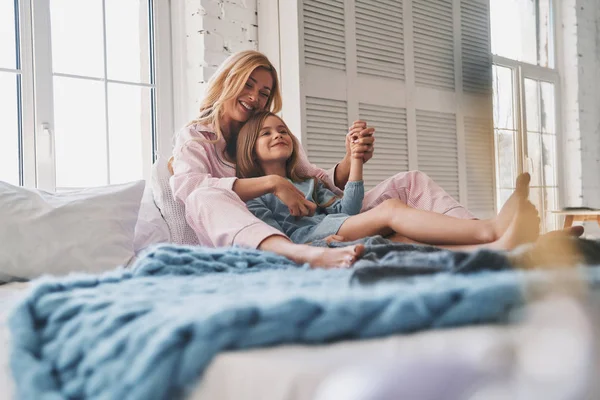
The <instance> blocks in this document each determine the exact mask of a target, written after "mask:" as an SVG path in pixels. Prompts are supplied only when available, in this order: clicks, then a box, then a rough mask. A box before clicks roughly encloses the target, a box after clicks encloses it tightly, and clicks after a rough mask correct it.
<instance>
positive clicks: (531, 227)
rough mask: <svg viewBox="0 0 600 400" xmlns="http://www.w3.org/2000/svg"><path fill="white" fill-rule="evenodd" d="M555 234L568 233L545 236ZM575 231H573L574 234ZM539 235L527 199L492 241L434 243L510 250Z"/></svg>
mask: <svg viewBox="0 0 600 400" xmlns="http://www.w3.org/2000/svg"><path fill="white" fill-rule="evenodd" d="M556 234H564V235H568V233H567V232H564V231H555V232H550V233H548V234H547V235H545V236H551V235H556ZM576 234H577V232H574V235H576ZM538 235H539V215H538V212H537V210H536V209H535V206H534V205H533V204H531V203H530V202H528V201H524V200H523V201H521V202H520V203H518V204H517V208H516V210H515V215H514V217H513V220H512V221H511V223H510V224H509V226H508V228H507V229H506V232H505V233H504V235H502V237H501V238H500V239H498V240H496V241H494V242H492V243H483V244H471V245H468V244H467V245H436V246H435V247H439V248H442V249H447V250H455V251H475V250H479V249H493V250H511V249H513V248H515V247H517V246H519V245H521V244H524V243H531V242H534V241H536V240H537V239H538ZM388 239H390V240H392V241H395V242H399V243H409V244H424V245H427V243H422V242H417V241H414V240H412V239H410V238H407V237H404V236H401V235H399V234H393V235H391V236H390V237H388Z"/></svg>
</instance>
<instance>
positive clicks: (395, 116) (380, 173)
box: [359, 103, 408, 189]
mask: <svg viewBox="0 0 600 400" xmlns="http://www.w3.org/2000/svg"><path fill="white" fill-rule="evenodd" d="M359 115H360V118H361V119H363V120H365V121H367V122H368V123H369V125H370V126H373V127H375V129H376V132H375V138H376V150H375V151H376V153H375V156H374V157H373V158H372V159H371V160H370V161H369V162H368V163H367V164H365V167H364V181H365V188H367V189H370V188H372V187H374V186H375V185H377V184H378V183H380V182H381V181H383V180H384V179H387V178H389V177H390V176H392V175H394V174H396V173H398V172H402V171H407V170H408V130H407V125H406V109H404V108H397V107H384V106H379V105H372V104H366V103H360V104H359Z"/></svg>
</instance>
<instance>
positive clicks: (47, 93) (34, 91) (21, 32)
mask: <svg viewBox="0 0 600 400" xmlns="http://www.w3.org/2000/svg"><path fill="white" fill-rule="evenodd" d="M102 2H103V3H104V0H102ZM17 4H18V6H19V7H18V10H17V12H18V17H17V18H16V20H17V23H18V30H17V33H18V36H19V41H18V44H19V49H18V50H19V55H20V57H19V58H20V63H19V64H18V65H17V67H18V68H17V72H16V73H17V74H20V75H21V78H20V80H21V86H20V99H21V101H20V104H19V110H20V132H19V133H20V149H19V151H20V157H21V158H20V159H21V163H20V164H21V165H20V168H21V174H20V175H21V177H20V183H21V184H22V185H23V186H26V187H36V188H39V189H43V190H48V191H54V190H55V189H56V159H55V151H54V99H53V76H54V75H53V71H52V54H51V48H52V46H51V30H50V28H51V27H50V2H49V1H48V0H17ZM151 4H152V6H151V10H150V13H151V18H152V26H151V30H150V35H152V39H151V40H152V41H153V46H151V52H150V63H151V71H152V73H153V74H154V81H153V83H152V85H153V86H154V90H155V94H154V98H153V101H152V102H151V107H152V109H151V120H152V126H153V128H154V129H153V131H154V132H153V133H154V135H153V137H152V138H150V140H152V154H150V155H148V157H147V159H148V161H150V162H146V163H144V176H143V178H144V179H149V178H150V174H151V163H152V162H154V161H155V159H156V158H157V157H158V155H159V154H168V153H169V152H170V150H171V147H172V140H171V138H172V135H173V129H174V124H173V113H174V108H173V88H172V82H173V78H172V57H171V17H170V14H171V10H170V7H171V2H170V0H151ZM34 60H35V61H34ZM19 67H20V68H19ZM13 72H14V71H13Z"/></svg>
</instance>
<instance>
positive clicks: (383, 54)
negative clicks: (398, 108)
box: [356, 0, 405, 80]
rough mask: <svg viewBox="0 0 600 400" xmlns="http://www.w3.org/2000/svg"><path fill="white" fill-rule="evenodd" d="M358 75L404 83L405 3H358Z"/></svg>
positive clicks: (365, 1) (366, 1)
mask: <svg viewBox="0 0 600 400" xmlns="http://www.w3.org/2000/svg"><path fill="white" fill-rule="evenodd" d="M356 58H357V63H358V73H359V74H364V75H373V76H380V77H387V78H391V79H397V80H404V78H405V77H404V21H403V10H402V1H390V0H388V1H381V0H377V1H372V0H357V1H356Z"/></svg>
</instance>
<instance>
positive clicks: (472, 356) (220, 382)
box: [0, 283, 513, 400]
mask: <svg viewBox="0 0 600 400" xmlns="http://www.w3.org/2000/svg"><path fill="white" fill-rule="evenodd" d="M27 288H28V284H26V283H11V284H7V285H0V388H1V389H0V399H2V400H4V399H7V400H8V399H12V398H13V394H14V382H13V379H12V376H11V372H10V368H9V362H8V360H9V349H10V347H9V340H10V338H9V334H8V328H7V326H6V318H7V316H8V314H9V312H10V309H11V308H12V306H14V305H15V304H16V303H17V302H18V301H19V300H20V299H21V298H23V297H24V296H25V294H26V292H27ZM512 329H513V328H510V327H501V326H479V327H464V328H457V329H448V330H438V331H426V332H421V333H418V334H411V335H396V336H391V337H387V338H381V339H374V340H364V341H348V342H340V343H334V344H329V345H322V346H303V345H302V346H301V345H293V346H278V347H273V348H266V349H256V350H248V351H237V352H226V353H222V354H221V355H219V356H218V357H217V358H216V359H215V360H214V361H213V362H212V363H211V365H210V366H209V368H208V369H207V371H206V373H205V375H204V379H203V380H202V381H201V382H200V383H199V384H198V386H197V388H196V389H195V390H194V391H193V392H192V393H191V395H190V398H191V399H193V400H208V399H220V400H229V399H236V400H237V399H242V398H243V399H248V400H250V399H288V400H292V399H294V400H300V399H302V400H304V399H312V398H313V397H314V394H315V392H316V390H317V388H318V386H319V385H320V384H321V383H322V382H323V381H324V380H325V379H326V378H327V377H329V376H331V374H333V373H335V372H337V371H339V370H340V369H341V368H344V367H348V366H350V365H354V364H359V363H369V362H381V361H385V360H394V359H403V360H407V359H409V360H410V359H415V360H417V359H420V358H423V357H432V356H439V355H441V354H443V355H446V356H456V357H458V358H460V359H463V360H466V361H469V362H475V363H476V364H477V365H480V366H481V367H484V368H485V365H486V364H490V363H493V359H494V357H490V353H494V352H495V351H497V350H498V346H502V343H503V342H504V341H506V340H508V339H509V338H510V336H511V335H510V331H512Z"/></svg>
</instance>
